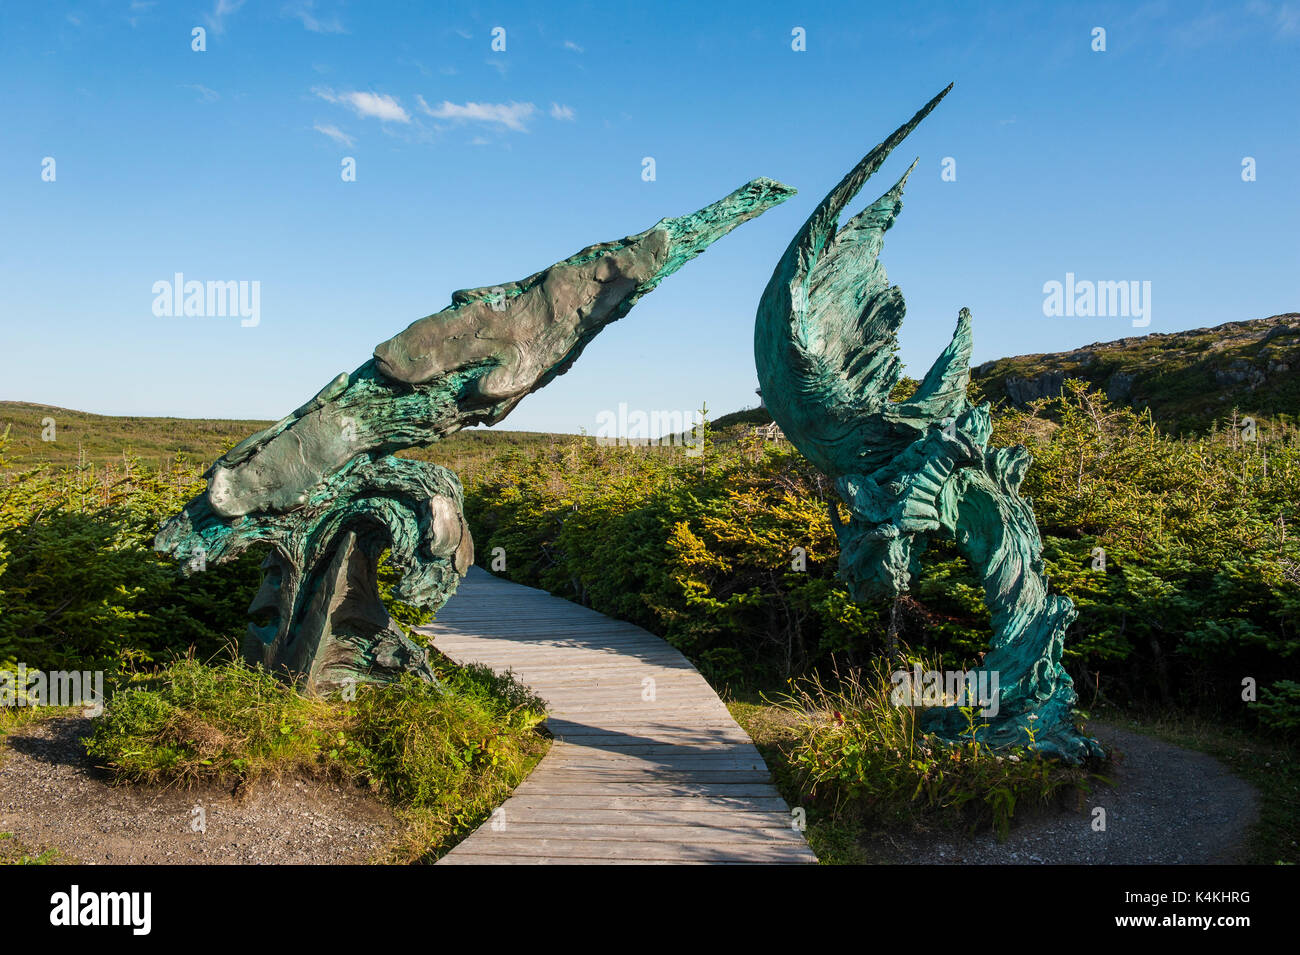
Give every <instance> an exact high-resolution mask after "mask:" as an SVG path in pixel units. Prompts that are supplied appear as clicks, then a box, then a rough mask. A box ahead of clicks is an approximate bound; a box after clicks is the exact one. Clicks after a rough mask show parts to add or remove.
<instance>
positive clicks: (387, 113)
mask: <svg viewBox="0 0 1300 955" xmlns="http://www.w3.org/2000/svg"><path fill="white" fill-rule="evenodd" d="M312 92H313V93H315V94H316V95H317V96H319V97H320V98H321V99H323V100H325V101H326V102H327V103H337V104H338V105H340V106H350V107H351V108H352V109H353V110H354V111H355V112H356V114H357V115H358V116H363V117H364V116H373V117H375V118H376V119H381V120H383V121H384V122H386V123H388V122H393V123H409V122H410V121H411V114H410V113H408V112H407V111H406V110H405V109H404V108H403V107H402V105H401V104H400V103H398V102H397V100H395V99H394V98H393V97H391V96H389V95H388V94H387V93H366V92H362V91H360V90H353V91H352V92H349V93H335V92H334V91H333V90H331V89H326V88H324V87H317V88H316V89H314V90H312Z"/></svg>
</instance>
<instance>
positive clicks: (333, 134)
mask: <svg viewBox="0 0 1300 955" xmlns="http://www.w3.org/2000/svg"><path fill="white" fill-rule="evenodd" d="M312 128H313V129H315V130H316V132H318V133H323V134H324V135H326V136H328V137H329V138H330V139H332V140H334V142H336V143H338V144H339V145H341V146H352V145H353V143H355V142H356V140H354V139H353V138H352V137H351V136H349V135H348V134H347V133H345V132H343V130H341V129H339V128H338V127H337V126H331V125H322V124H321V123H317V124H316V125H315V126H314V127H312Z"/></svg>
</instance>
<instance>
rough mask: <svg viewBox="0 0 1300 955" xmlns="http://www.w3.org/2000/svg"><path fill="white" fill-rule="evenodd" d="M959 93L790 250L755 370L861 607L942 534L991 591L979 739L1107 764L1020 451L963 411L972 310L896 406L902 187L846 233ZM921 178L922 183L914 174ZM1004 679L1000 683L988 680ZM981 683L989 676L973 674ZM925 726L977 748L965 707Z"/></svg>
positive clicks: (884, 153)
mask: <svg viewBox="0 0 1300 955" xmlns="http://www.w3.org/2000/svg"><path fill="white" fill-rule="evenodd" d="M950 89H952V87H951V86H949V87H948V89H945V90H944V91H943V92H942V93H940V94H939V95H938V96H936V97H935V98H934V99H932V100H931V101H930V102H929V103H927V104H926V105H925V106H924V107H923V108H922V109H921V110H920V111H919V112H918V113H917V114H916V115H915V116H913V117H912V119H911V120H909V121H908V122H907V123H905V124H904V125H903V126H901V127H900V128H899V129H897V130H895V132H894V133H893V134H892V135H890V136H889V138H888V139H886V140H885V141H884V142H883V143H881V144H880V145H879V146H877V147H876V148H875V149H873V150H872V151H871V152H869V153H868V154H867V155H866V156H865V157H864V158H863V159H862V161H861V162H859V163H858V164H857V165H856V166H855V167H854V168H853V169H852V170H851V171H850V172H849V174H848V175H847V176H845V177H844V179H843V180H842V181H841V182H840V183H839V185H837V186H836V187H835V188H834V189H832V190H831V192H830V194H829V195H827V197H826V198H825V199H824V200H822V202H821V204H820V205H818V206H817V208H816V209H815V210H814V211H813V214H812V215H811V216H810V217H809V219H808V221H807V222H806V223H805V224H804V226H803V228H802V229H800V231H799V232H798V234H797V235H795V237H794V239H793V240H792V241H791V242H790V245H789V247H788V248H787V249H786V251H785V254H784V255H783V256H782V258H781V260H780V262H779V263H777V266H776V269H775V271H774V272H773V273H772V278H771V280H770V281H769V282H768V285H767V288H766V290H765V291H764V292H763V297H762V300H761V302H760V303H759V307H758V317H757V322H756V325H755V331H754V357H755V361H756V364H757V367H758V378H759V384H760V386H761V390H762V394H763V398H764V402H765V404H766V405H767V407H768V409H769V410H770V411H771V413H772V417H773V419H775V421H776V422H777V424H779V425H780V426H781V429H782V430H783V431H784V432H785V435H786V437H787V438H788V439H789V440H790V441H791V442H792V443H793V444H794V445H795V446H796V447H797V448H798V449H799V450H800V451H801V452H802V453H803V454H804V455H805V456H806V457H807V458H808V459H809V460H810V461H811V462H812V463H813V464H814V465H816V466H817V467H818V468H819V469H821V470H822V471H823V472H825V473H826V474H827V475H828V476H829V477H830V478H832V479H833V480H834V481H835V486H836V489H837V490H838V492H839V495H840V497H841V498H842V500H843V501H844V504H845V505H846V506H847V508H848V512H849V521H848V523H847V524H844V523H842V521H841V520H840V517H839V512H838V508H837V506H836V505H834V504H832V506H831V518H832V522H833V523H834V525H835V530H836V535H837V536H838V538H839V542H840V576H841V577H842V578H843V579H844V580H845V581H846V582H847V583H848V584H849V585H850V587H851V588H852V591H853V594H854V597H855V598H856V599H864V598H867V597H871V596H882V595H883V596H891V597H897V596H899V595H900V594H902V593H904V592H906V591H907V589H908V586H909V584H910V582H911V580H912V579H913V577H914V575H915V574H916V573H917V571H918V569H919V567H918V563H917V561H918V558H919V556H920V554H921V552H922V551H923V550H924V549H925V546H926V540H927V538H928V537H929V536H930V535H933V534H943V535H946V536H948V537H950V538H953V539H955V540H956V541H957V543H958V545H959V547H960V548H961V549H962V551H963V552H964V553H965V555H966V556H967V558H968V559H969V560H970V562H971V564H972V566H973V567H974V568H975V570H976V572H977V573H978V574H979V575H980V576H981V577H982V578H983V580H984V593H985V602H986V604H987V605H988V608H989V610H990V611H991V613H992V623H993V635H992V640H991V643H990V649H989V651H988V653H987V655H986V656H985V658H984V660H983V662H982V665H981V668H980V669H981V671H983V673H984V679H983V681H982V684H981V685H984V686H990V685H991V686H996V687H998V688H999V690H998V698H997V700H996V703H995V705H994V706H990V707H988V708H989V709H996V715H992V716H991V717H990V718H988V719H987V720H983V721H982V722H981V721H980V720H979V718H978V717H976V718H975V721H976V723H977V729H976V732H977V737H978V738H979V739H981V740H983V741H985V742H987V743H989V744H990V745H992V746H994V747H1008V746H1016V745H1031V746H1032V747H1033V748H1035V749H1037V750H1040V751H1042V752H1045V753H1050V754H1053V755H1057V756H1060V757H1063V758H1065V759H1068V760H1071V761H1079V760H1082V759H1085V758H1088V757H1092V756H1099V755H1101V749H1100V747H1099V746H1098V744H1097V743H1096V741H1095V740H1092V739H1089V738H1088V737H1087V736H1085V735H1084V734H1083V733H1081V732H1079V731H1078V730H1077V729H1076V728H1075V726H1074V722H1073V717H1072V708H1073V706H1074V703H1075V702H1076V695H1075V692H1074V686H1073V682H1072V681H1071V679H1070V676H1069V674H1068V673H1066V671H1065V668H1064V667H1063V666H1062V665H1061V650H1062V646H1063V643H1064V639H1065V631H1066V629H1067V628H1068V627H1069V625H1070V623H1071V622H1072V621H1073V620H1074V617H1075V610H1074V606H1073V604H1072V603H1071V602H1070V601H1069V599H1067V598H1065V597H1060V596H1054V595H1052V594H1050V593H1049V592H1048V586H1047V578H1046V576H1045V575H1044V571H1043V562H1042V556H1041V555H1042V542H1041V539H1040V538H1039V535H1038V525H1037V523H1036V521H1035V519H1034V513H1033V510H1032V509H1031V507H1030V503H1029V502H1028V501H1027V500H1025V499H1024V498H1022V497H1021V496H1020V494H1019V487H1020V483H1021V481H1022V480H1023V478H1024V475H1025V470H1026V469H1027V468H1028V466H1029V463H1030V457H1029V453H1028V452H1027V451H1026V450H1025V449H1024V448H1023V447H1015V448H1002V449H997V450H990V449H989V448H988V440H989V434H990V431H991V422H990V418H989V406H988V405H987V404H984V405H980V406H979V407H972V406H971V405H970V403H969V402H968V401H967V399H966V386H967V383H968V382H969V379H970V371H969V364H970V353H971V343H972V339H971V316H970V312H969V311H967V310H966V309H964V308H963V309H962V310H961V312H960V314H959V317H958V319H957V328H956V331H955V332H954V333H953V336H952V340H951V342H949V344H948V347H947V348H945V349H944V351H943V353H942V354H941V355H940V356H939V358H938V359H937V360H936V361H935V363H934V366H933V367H932V368H931V369H930V370H929V372H928V373H927V374H926V376H925V378H924V380H922V382H921V384H920V386H919V387H918V388H917V390H916V392H915V394H913V395H912V396H911V397H910V398H908V399H907V400H906V401H903V402H893V401H891V400H890V399H889V395H890V393H891V392H892V391H893V389H894V386H895V385H896V384H897V383H898V381H899V377H900V375H901V371H902V366H901V365H900V364H899V361H898V359H897V358H896V357H895V354H894V353H895V351H896V350H897V348H898V338H897V334H898V329H899V327H900V326H901V324H902V321H903V314H904V312H905V306H904V303H903V295H902V292H901V291H900V290H899V289H898V287H897V286H891V285H890V284H889V281H888V278H887V277H886V274H885V269H884V267H883V266H882V265H881V264H880V262H879V261H878V259H877V256H878V255H879V253H880V249H881V247H882V246H883V244H884V235H885V232H886V230H888V229H889V227H890V226H891V225H893V222H894V219H895V217H896V216H897V215H898V213H899V211H900V210H901V209H902V191H903V184H904V183H905V182H906V181H907V176H908V174H909V173H910V172H911V169H909V170H908V172H907V173H905V174H904V175H903V177H902V178H901V179H900V180H899V181H898V182H897V183H895V185H894V186H893V188H891V189H890V190H889V191H887V192H886V193H885V194H884V195H883V196H881V197H880V198H879V199H877V200H876V201H875V202H874V203H872V204H871V205H869V206H868V207H867V208H866V209H864V210H863V211H862V212H860V213H858V214H857V215H856V216H854V217H852V218H851V219H849V220H848V221H847V222H845V223H843V224H840V222H839V219H840V214H841V213H842V212H843V210H844V208H845V207H846V206H847V205H848V203H849V202H850V201H852V199H853V197H854V196H856V195H857V194H858V191H859V190H860V189H861V188H862V187H863V185H864V184H865V183H866V181H867V179H868V178H870V176H871V175H872V174H873V173H874V172H875V171H876V170H877V169H879V168H880V166H881V164H882V163H883V162H884V161H885V159H886V157H888V155H889V153H890V151H891V150H893V149H894V147H895V146H897V145H898V144H899V143H901V142H902V141H903V139H904V138H906V136H907V135H908V133H910V132H911V131H912V130H913V129H914V128H915V127H916V126H917V125H918V124H919V123H920V122H921V120H922V119H924V118H925V116H926V115H928V114H929V112H930V111H931V110H932V109H934V107H935V106H936V105H938V103H939V101H940V100H941V99H943V97H944V96H945V95H947V93H948V90H950ZM915 165H916V164H915V163H913V164H912V168H915ZM991 675H996V677H997V680H996V682H995V681H993V680H992V679H988V677H989V676H991ZM975 677H976V680H977V681H979V676H978V674H975ZM922 721H923V722H922V725H923V726H924V727H925V728H927V729H929V730H932V731H934V732H937V733H938V734H939V735H941V736H944V737H947V738H949V739H957V738H960V737H967V738H969V732H970V727H969V724H968V718H967V714H964V713H962V712H961V710H960V709H959V708H957V707H954V706H947V707H933V708H929V709H926V710H923V711H922Z"/></svg>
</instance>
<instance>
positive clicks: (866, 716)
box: [740, 661, 1093, 832]
mask: <svg viewBox="0 0 1300 955" xmlns="http://www.w3.org/2000/svg"><path fill="white" fill-rule="evenodd" d="M910 665H911V662H910V661H909V662H906V663H902V664H900V666H910ZM932 665H933V664H932V662H923V663H922V666H923V667H925V668H930V667H931V666H932ZM891 688H892V684H891V682H890V677H889V668H888V667H887V666H886V665H885V664H884V663H883V662H878V663H877V664H875V665H874V666H873V667H872V668H870V669H868V670H866V671H856V670H855V671H851V672H849V673H847V674H839V673H837V674H835V675H834V677H833V681H832V682H830V683H824V682H823V681H822V680H821V679H820V678H818V677H809V678H804V679H799V680H795V681H792V683H791V687H790V690H789V691H788V692H785V693H782V694H780V695H778V696H777V697H776V698H775V699H774V700H773V701H771V703H769V704H768V707H769V709H770V710H771V712H766V713H764V712H762V711H761V709H759V710H758V711H757V712H756V711H755V710H754V709H750V710H748V711H742V712H741V714H740V718H741V721H742V722H743V723H744V724H745V725H746V728H747V729H749V730H750V732H751V733H752V734H753V735H754V738H755V740H756V741H757V742H758V743H759V744H760V745H761V746H763V747H764V748H765V749H767V750H768V755H769V764H771V765H773V766H774V769H775V771H776V772H777V775H778V779H779V780H780V781H781V782H782V783H783V789H784V790H785V792H786V797H787V798H788V799H790V800H791V804H792V805H800V806H803V807H805V808H806V809H812V810H816V811H818V812H819V813H822V814H825V815H828V816H829V817H830V818H831V819H836V820H838V819H841V818H842V817H846V816H847V817H848V819H849V820H850V821H852V822H854V823H858V824H864V825H882V824H884V825H893V824H897V823H913V824H914V823H917V822H920V821H922V820H923V819H924V818H925V817H927V816H935V817H946V818H949V819H956V818H963V819H965V820H966V821H967V823H969V824H970V825H971V826H981V825H992V826H993V827H995V828H996V829H997V830H998V831H1000V832H1005V831H1006V830H1007V829H1008V827H1009V826H1010V823H1011V819H1012V816H1013V815H1014V813H1015V811H1016V810H1017V808H1023V807H1024V806H1025V805H1026V804H1028V805H1031V806H1032V805H1047V804H1049V803H1051V802H1053V801H1054V800H1055V799H1056V798H1057V797H1059V796H1061V795H1062V794H1064V793H1066V792H1069V791H1075V790H1078V791H1080V792H1083V791H1086V790H1087V787H1088V783H1089V780H1090V779H1092V778H1093V777H1092V775H1091V774H1090V773H1089V772H1087V771H1085V770H1083V769H1079V768H1075V767H1070V766H1066V765H1064V764H1061V763H1057V762H1054V761H1049V760H1041V759H1036V758H1034V757H1032V756H1029V755H1027V754H1026V753H1025V752H1024V751H1022V750H1017V751H1013V752H1009V753H1000V754H995V753H993V752H992V751H990V749H989V748H988V747H987V746H986V745H985V744H984V743H983V742H982V740H981V739H980V737H979V730H978V727H976V728H975V729H974V732H973V734H972V736H971V737H970V738H969V739H965V740H963V741H962V742H960V743H959V744H955V745H947V744H944V743H943V742H942V741H940V740H937V739H936V738H934V737H930V736H926V735H924V734H922V733H921V732H920V730H919V729H918V727H917V721H916V711H915V710H913V709H911V708H909V707H905V706H896V705H894V704H893V702H892V701H891V699H890V691H891ZM970 715H971V718H972V723H973V722H974V720H975V716H974V713H973V711H972V712H971V714H970ZM814 821H816V819H814Z"/></svg>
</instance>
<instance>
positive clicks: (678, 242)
mask: <svg viewBox="0 0 1300 955" xmlns="http://www.w3.org/2000/svg"><path fill="white" fill-rule="evenodd" d="M795 191H796V190H795V189H794V188H793V187H791V186H787V185H786V184H785V183H783V182H777V181H776V180H775V179H768V178H767V177H765V176H760V177H759V178H757V179H751V180H750V181H749V182H747V183H745V184H744V185H743V186H741V187H740V188H739V189H735V190H733V191H732V192H731V193H729V194H728V195H726V196H723V197H722V198H721V199H719V200H718V201H717V202H712V203H710V204H709V205H707V206H705V207H704V208H703V209H699V210H697V211H695V212H692V213H690V214H689V215H684V216H676V217H674V218H671V219H663V220H661V221H660V223H659V226H658V227H661V228H666V229H668V231H669V233H670V234H671V235H672V237H673V243H674V245H675V246H676V247H677V249H678V250H679V251H687V250H689V255H690V256H692V257H694V256H696V255H699V254H700V253H701V252H703V251H704V250H705V249H706V248H707V247H708V246H709V245H711V244H712V243H714V242H716V241H717V240H718V239H720V238H722V237H723V236H724V235H726V234H727V233H728V232H730V231H731V230H732V229H735V228H736V227H737V226H740V225H743V224H744V223H746V222H748V221H749V220H750V219H753V218H754V217H755V216H759V215H762V214H763V213H764V212H766V211H767V210H768V209H771V208H772V207H773V206H778V205H780V204H781V203H783V202H785V201H786V200H787V199H789V198H790V197H791V196H793V195H794V194H795Z"/></svg>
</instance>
